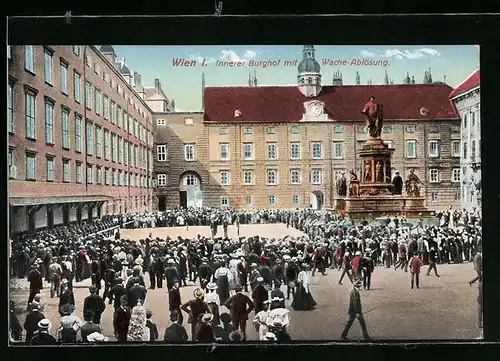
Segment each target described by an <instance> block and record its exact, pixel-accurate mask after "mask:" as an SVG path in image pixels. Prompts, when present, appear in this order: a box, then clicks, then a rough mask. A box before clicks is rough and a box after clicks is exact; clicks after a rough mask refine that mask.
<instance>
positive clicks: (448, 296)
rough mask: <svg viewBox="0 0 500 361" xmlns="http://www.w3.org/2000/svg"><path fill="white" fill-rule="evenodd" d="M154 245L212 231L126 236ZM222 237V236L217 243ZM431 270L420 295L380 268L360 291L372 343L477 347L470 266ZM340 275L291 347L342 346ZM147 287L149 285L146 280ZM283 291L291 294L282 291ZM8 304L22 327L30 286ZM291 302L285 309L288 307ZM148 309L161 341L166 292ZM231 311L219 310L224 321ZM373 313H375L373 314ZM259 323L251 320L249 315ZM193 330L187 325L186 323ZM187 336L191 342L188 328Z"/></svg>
mask: <svg viewBox="0 0 500 361" xmlns="http://www.w3.org/2000/svg"><path fill="white" fill-rule="evenodd" d="M150 232H151V233H152V234H153V237H156V236H158V237H166V236H167V235H168V236H170V237H172V238H177V236H179V235H180V236H183V237H195V236H196V235H197V234H201V235H205V236H209V235H210V229H209V227H190V228H189V230H186V228H185V227H182V228H181V227H179V228H156V229H131V230H122V231H121V234H122V236H123V237H124V238H130V239H137V240H138V239H140V238H146V237H147V236H148V235H149V233H150ZM221 234H222V229H220V230H219V235H221ZM256 234H258V235H260V236H262V237H267V238H273V237H274V238H281V237H283V236H285V235H288V234H289V235H292V236H297V235H300V234H301V232H299V231H297V230H295V229H293V228H288V229H287V228H286V225H284V224H262V225H242V226H241V227H240V235H241V236H247V237H249V236H254V235H256ZM229 236H230V237H235V236H236V229H235V228H234V227H230V229H229ZM426 272H427V267H426V266H425V267H423V269H422V275H421V288H420V289H413V290H412V289H410V279H409V277H410V276H409V273H404V272H402V271H401V270H398V271H394V268H390V269H387V268H381V267H377V268H376V269H375V271H374V273H373V275H372V287H373V288H372V289H371V290H369V291H365V290H361V298H362V305H363V310H364V312H367V314H366V315H365V321H366V324H367V327H368V332H369V333H370V336H371V337H372V338H373V339H374V340H402V339H409V340H420V339H474V338H476V337H477V336H478V329H477V318H478V317H477V313H478V312H477V295H478V290H477V287H476V286H474V285H473V287H469V285H468V283H467V281H468V280H470V279H471V278H473V277H474V275H475V273H474V270H473V267H472V264H471V263H464V264H457V265H438V272H439V273H440V275H441V277H440V278H437V277H436V276H434V275H431V276H426V275H425V273H426ZM339 277H340V272H339V271H336V270H327V275H326V276H322V275H321V274H319V273H317V274H316V275H315V276H314V277H311V292H312V295H313V296H314V298H315V299H316V302H317V303H318V305H317V308H316V309H315V310H313V311H305V312H304V311H294V310H292V309H290V310H291V326H290V335H291V337H292V340H325V341H326V340H340V334H341V333H342V330H343V327H344V325H345V322H346V321H347V310H348V307H349V292H350V290H351V288H352V286H351V283H350V282H349V280H348V279H344V282H343V285H339V284H338V279H339ZM89 284H90V283H89V280H86V281H84V282H81V283H78V284H76V285H75V298H76V312H77V315H78V316H79V317H82V316H83V315H82V313H83V301H84V298H85V297H86V296H87V295H88V288H87V287H88V286H89ZM44 287H45V289H44V290H43V291H42V303H45V310H44V314H45V315H46V316H47V317H48V318H49V319H50V320H51V322H52V324H53V332H54V331H55V328H56V327H57V325H58V322H59V314H58V312H57V304H58V299H57V298H53V299H51V298H50V291H49V286H48V284H46V283H45V284H44ZM146 287H149V279H148V277H147V276H146ZM196 287H197V285H195V284H194V283H192V282H191V283H190V282H188V286H187V287H183V288H181V295H182V301H183V302H186V301H188V300H189V299H191V298H192V292H193V290H194V289H195V288H196ZM283 291H285V288H284V287H283ZM10 298H11V299H13V300H14V301H16V304H17V310H18V311H19V318H20V322H21V325H22V324H23V323H24V318H25V313H24V312H23V310H22V308H25V304H26V301H27V298H28V284H27V283H26V280H25V279H22V280H12V281H11V290H10ZM289 304H290V302H287V306H289ZM145 306H146V308H148V309H151V310H152V311H153V312H154V315H153V322H155V323H156V324H157V326H158V329H159V332H160V338H162V337H163V333H164V330H165V328H166V326H167V325H168V324H169V312H168V297H167V293H166V290H165V288H163V289H156V290H148V294H147V298H146V304H145ZM224 310H225V308H224V307H223V308H222V309H221V313H222V312H224ZM368 311H369V312H368ZM112 316H113V308H112V306H111V305H110V306H108V307H107V309H106V310H105V312H104V314H103V316H102V326H103V329H104V334H105V335H106V336H108V337H110V338H111V339H113V323H112ZM250 317H251V318H252V317H253V313H251V314H250ZM184 319H185V321H184V322H187V317H185V318H184ZM185 326H186V329H187V331H188V334H190V327H188V326H187V325H185ZM247 333H248V338H249V339H250V340H256V339H257V333H256V332H255V330H254V328H253V327H252V326H251V325H250V324H248V325H247ZM361 338H362V334H361V328H360V326H359V323H357V321H356V322H355V323H354V325H353V327H352V328H351V331H350V335H349V339H351V340H356V339H361Z"/></svg>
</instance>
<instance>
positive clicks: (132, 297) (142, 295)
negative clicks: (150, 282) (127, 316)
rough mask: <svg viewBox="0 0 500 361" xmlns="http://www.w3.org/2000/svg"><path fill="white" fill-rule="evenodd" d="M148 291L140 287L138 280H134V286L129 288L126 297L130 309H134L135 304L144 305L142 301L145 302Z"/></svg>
mask: <svg viewBox="0 0 500 361" xmlns="http://www.w3.org/2000/svg"><path fill="white" fill-rule="evenodd" d="M147 292H148V290H147V289H146V287H144V286H143V285H141V284H140V283H139V280H137V279H134V285H133V286H132V287H130V289H129V290H128V292H127V296H128V303H129V305H130V307H135V305H137V302H139V301H140V302H141V304H144V301H145V300H146V293H147Z"/></svg>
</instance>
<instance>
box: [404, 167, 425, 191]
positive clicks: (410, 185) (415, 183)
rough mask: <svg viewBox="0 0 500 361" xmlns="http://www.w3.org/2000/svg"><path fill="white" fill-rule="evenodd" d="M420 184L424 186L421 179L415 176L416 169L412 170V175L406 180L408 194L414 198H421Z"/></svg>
mask: <svg viewBox="0 0 500 361" xmlns="http://www.w3.org/2000/svg"><path fill="white" fill-rule="evenodd" d="M419 184H422V182H420V179H419V178H418V176H417V175H416V174H415V170H414V169H412V170H410V175H409V176H408V179H407V180H406V193H407V194H408V195H409V196H412V197H420V186H419Z"/></svg>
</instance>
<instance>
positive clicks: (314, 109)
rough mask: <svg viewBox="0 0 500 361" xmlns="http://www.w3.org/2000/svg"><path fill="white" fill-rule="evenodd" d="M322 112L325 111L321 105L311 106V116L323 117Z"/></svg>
mask: <svg viewBox="0 0 500 361" xmlns="http://www.w3.org/2000/svg"><path fill="white" fill-rule="evenodd" d="M322 112H323V109H322V108H321V105H320V104H319V103H315V104H313V105H311V114H312V115H314V116H315V117H317V116H319V115H321V113H322Z"/></svg>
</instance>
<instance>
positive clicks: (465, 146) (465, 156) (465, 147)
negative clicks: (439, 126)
mask: <svg viewBox="0 0 500 361" xmlns="http://www.w3.org/2000/svg"><path fill="white" fill-rule="evenodd" d="M466 159H467V142H464V160H466Z"/></svg>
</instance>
